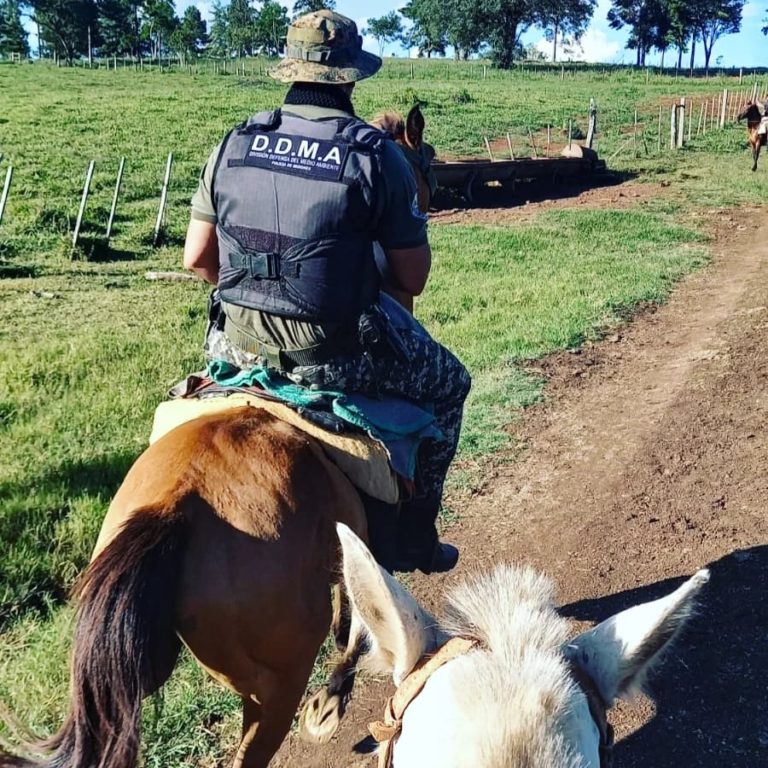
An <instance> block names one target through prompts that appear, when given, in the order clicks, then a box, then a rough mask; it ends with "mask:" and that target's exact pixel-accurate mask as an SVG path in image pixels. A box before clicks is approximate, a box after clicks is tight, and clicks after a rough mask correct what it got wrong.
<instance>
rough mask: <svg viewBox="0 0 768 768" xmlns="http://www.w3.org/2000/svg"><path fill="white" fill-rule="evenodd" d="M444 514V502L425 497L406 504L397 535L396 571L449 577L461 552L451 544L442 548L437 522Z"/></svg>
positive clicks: (401, 512)
mask: <svg viewBox="0 0 768 768" xmlns="http://www.w3.org/2000/svg"><path fill="white" fill-rule="evenodd" d="M439 511H440V499H439V498H436V497H434V496H423V497H421V498H417V499H410V500H409V501H406V502H403V504H402V506H401V507H400V522H399V526H398V533H397V560H396V563H395V570H396V571H405V572H409V571H415V570H419V571H421V572H422V573H426V574H430V573H445V572H446V571H450V570H451V569H452V568H454V567H455V566H456V563H457V562H458V560H459V550H458V549H456V547H454V546H453V545H451V544H441V543H440V540H439V539H438V537H437V528H436V527H435V521H436V520H437V514H438V512H439Z"/></svg>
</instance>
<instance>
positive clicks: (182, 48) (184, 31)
mask: <svg viewBox="0 0 768 768" xmlns="http://www.w3.org/2000/svg"><path fill="white" fill-rule="evenodd" d="M206 33H207V27H206V23H205V22H204V21H203V17H202V16H201V15H200V10H199V9H198V8H197V7H196V6H194V5H190V6H189V7H188V8H187V9H186V10H185V11H184V16H183V17H182V19H181V21H180V22H179V25H178V26H177V27H176V29H174V30H173V32H172V33H171V40H170V42H171V48H173V50H174V51H176V53H177V54H178V55H179V56H180V57H181V59H182V60H186V59H188V58H194V57H196V56H197V55H198V54H199V53H200V51H202V49H203V48H204V47H205V43H206V41H207V37H208V36H207V34H206Z"/></svg>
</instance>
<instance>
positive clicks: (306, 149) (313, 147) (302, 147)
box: [298, 139, 320, 160]
mask: <svg viewBox="0 0 768 768" xmlns="http://www.w3.org/2000/svg"><path fill="white" fill-rule="evenodd" d="M318 149H320V143H319V142H317V141H313V142H312V143H311V144H310V143H309V141H307V140H306V139H302V140H301V144H299V151H298V156H299V157H307V158H309V159H310V160H314V159H315V158H316V157H317V150H318Z"/></svg>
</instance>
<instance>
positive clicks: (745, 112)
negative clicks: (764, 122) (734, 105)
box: [736, 100, 762, 123]
mask: <svg viewBox="0 0 768 768" xmlns="http://www.w3.org/2000/svg"><path fill="white" fill-rule="evenodd" d="M745 118H746V120H747V122H750V121H751V122H755V121H757V122H758V123H759V122H760V120H761V118H762V115H761V114H760V108H759V107H758V106H757V102H755V101H751V100H750V101H748V102H747V103H746V104H745V105H744V108H743V109H742V110H741V112H739V114H738V116H737V117H736V119H737V120H744V119H745Z"/></svg>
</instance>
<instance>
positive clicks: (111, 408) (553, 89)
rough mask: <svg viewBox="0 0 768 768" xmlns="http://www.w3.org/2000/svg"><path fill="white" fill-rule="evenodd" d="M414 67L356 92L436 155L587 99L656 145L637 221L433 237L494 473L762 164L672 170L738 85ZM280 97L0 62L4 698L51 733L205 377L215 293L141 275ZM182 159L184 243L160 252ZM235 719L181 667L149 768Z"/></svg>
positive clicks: (703, 148)
mask: <svg viewBox="0 0 768 768" xmlns="http://www.w3.org/2000/svg"><path fill="white" fill-rule="evenodd" d="M406 66H407V65H405V64H404V63H402V62H400V63H390V62H388V63H387V67H386V68H385V70H384V73H383V76H382V77H381V78H378V79H376V80H374V81H369V82H366V83H363V84H361V86H360V87H359V89H358V92H357V93H356V95H355V101H356V104H357V106H358V111H359V112H360V114H361V115H362V116H364V117H371V116H373V114H375V113H376V112H377V111H379V110H382V109H384V108H391V107H396V108H399V109H401V110H402V109H406V108H407V107H408V106H410V104H411V103H412V102H413V100H414V99H416V98H418V99H419V100H421V101H422V102H423V104H424V112H425V115H426V119H427V122H428V129H427V131H428V139H429V140H430V141H431V142H432V143H433V144H435V146H436V147H437V149H438V153H439V154H441V153H442V154H445V153H449V154H458V155H469V154H477V153H478V152H482V151H483V145H482V136H483V135H488V136H491V137H498V136H503V135H504V134H505V133H506V132H507V131H508V130H511V131H513V133H514V135H515V136H516V137H524V136H525V135H527V129H528V127H532V128H533V129H534V130H535V129H537V128H541V127H542V126H544V125H546V124H547V123H552V124H553V125H555V126H558V125H559V126H562V125H563V124H566V123H567V121H568V120H569V119H575V120H577V121H580V122H581V124H582V125H583V123H584V120H583V119H581V117H580V116H583V115H584V114H585V113H586V108H587V105H588V102H589V98H590V97H594V98H596V99H597V101H598V104H599V105H600V108H601V118H600V127H601V134H600V136H599V141H600V149H601V153H602V154H603V155H604V156H606V155H610V154H612V153H614V152H615V151H616V150H617V149H619V148H620V147H621V146H622V144H623V143H624V142H625V141H626V136H627V130H628V126H630V127H631V124H632V121H633V116H634V110H635V109H638V110H639V112H640V117H641V123H642V125H644V126H645V131H646V134H647V137H646V139H647V141H646V143H648V144H649V145H650V151H649V153H648V154H647V155H646V154H645V152H644V150H642V155H641V156H640V157H634V156H633V155H632V153H631V152H629V151H627V150H625V151H623V152H620V153H619V154H618V155H617V156H616V158H615V159H614V160H613V161H612V163H611V165H612V167H615V168H617V169H618V170H620V171H622V172H625V173H626V174H628V175H639V176H640V178H641V179H642V180H648V181H654V182H663V183H664V185H665V188H666V189H668V191H669V194H668V195H666V196H664V197H658V198H651V199H646V200H645V202H642V203H639V204H638V205H637V206H635V207H634V208H629V209H625V210H605V209H588V208H587V209H581V208H580V209H579V210H576V209H573V210H557V211H555V210H552V211H549V212H546V213H543V214H541V215H539V216H537V217H536V218H534V219H533V220H530V221H524V222H523V221H521V222H520V223H517V224H514V225H508V226H505V227H500V226H493V225H492V224H489V225H485V226H479V225H475V226H464V225H462V226H459V225H435V226H433V227H432V230H431V239H432V244H433V249H434V252H435V259H434V262H435V266H434V271H433V274H432V276H431V278H430V284H429V286H428V290H427V292H426V294H425V296H424V297H423V298H422V299H421V300H420V301H419V303H418V308H417V314H418V315H419V317H420V318H421V319H422V320H423V322H424V323H425V324H426V325H427V327H428V328H429V330H430V331H432V332H433V333H434V334H435V335H436V336H437V337H438V338H439V339H441V340H442V341H444V342H446V343H448V344H449V345H450V346H451V347H452V348H453V349H455V350H456V351H457V353H458V354H459V356H460V357H461V358H462V359H463V360H464V361H465V362H466V363H467V365H468V366H469V368H470V370H471V371H472V374H473V377H474V387H473V393H472V396H471V401H470V403H469V405H468V409H467V418H466V427H465V431H464V436H463V440H462V454H461V455H462V457H463V458H464V459H465V460H467V461H469V460H471V461H472V462H474V463H480V464H482V463H483V462H484V461H487V460H489V456H491V455H493V456H495V457H498V456H499V451H500V450H501V449H503V448H504V447H505V446H507V441H508V438H507V437H506V433H505V432H504V430H503V427H504V425H505V424H507V423H509V422H510V421H511V420H512V419H513V418H514V417H515V414H516V413H517V412H518V409H519V408H520V407H522V406H524V405H526V404H527V403H530V402H532V401H534V400H536V399H537V398H538V397H540V395H541V382H540V381H538V380H536V379H534V378H531V377H530V376H528V375H527V374H525V373H524V372H522V370H521V368H520V367H519V365H518V364H519V363H520V361H524V360H528V359H531V358H536V357H539V356H541V355H543V354H546V353H548V352H552V351H555V350H558V349H563V348H567V347H571V346H574V345H578V344H579V343H581V342H582V341H584V340H585V339H588V338H594V337H596V336H597V335H599V334H600V333H601V332H603V331H604V330H605V329H606V328H608V327H610V326H611V325H613V324H615V323H617V322H619V321H620V320H621V318H623V317H625V316H626V314H627V313H628V312H629V311H631V309H632V307H633V306H634V305H635V304H637V303H638V302H641V301H649V300H650V301H659V300H663V298H664V297H665V295H666V294H667V293H668V291H669V290H670V288H671V287H672V285H673V284H674V282H675V280H677V279H678V278H679V277H681V276H682V275H684V274H686V273H688V272H690V271H691V270H693V269H695V268H696V267H697V266H699V265H701V264H703V263H704V262H705V261H706V259H707V255H708V234H707V230H706V228H705V227H704V226H701V225H700V222H701V215H700V214H701V212H702V211H708V210H710V209H712V208H716V207H720V206H736V205H740V204H744V203H750V202H756V201H759V200H765V199H766V198H767V197H768V162H766V165H764V166H763V167H762V168H761V169H760V172H759V173H758V174H750V173H749V172H748V170H747V169H748V167H749V161H748V158H747V156H746V154H745V150H744V148H743V145H744V137H743V133H742V130H741V129H739V128H735V127H729V128H727V129H726V130H724V131H715V132H711V133H709V134H708V135H707V136H706V137H701V138H700V139H698V140H696V141H694V142H693V143H692V144H691V145H690V146H689V147H688V148H687V149H686V150H684V151H682V152H679V153H670V152H662V153H660V154H658V153H657V152H656V148H655V135H656V134H655V131H656V125H657V120H658V108H659V105H660V104H664V105H667V104H669V103H670V101H671V100H672V99H673V98H677V97H679V96H681V95H686V96H688V97H690V98H694V99H695V98H696V97H699V98H701V97H703V96H712V95H714V94H716V93H718V92H719V91H721V90H722V88H723V87H725V86H731V87H733V85H734V84H733V82H732V81H728V80H719V79H712V80H709V81H705V80H696V81H689V80H686V79H683V78H681V79H675V78H671V77H660V76H654V77H651V78H650V81H649V82H648V83H646V80H645V73H632V72H631V71H624V72H621V71H619V72H616V71H610V72H607V73H605V74H600V73H599V72H597V73H595V72H592V73H582V74H574V75H571V74H569V75H568V76H567V77H566V78H565V79H563V80H561V79H560V77H559V76H558V75H556V74H552V73H549V74H546V75H545V74H540V73H534V74H532V73H526V72H517V73H514V74H509V75H507V74H499V73H495V72H493V71H491V72H490V73H489V74H488V75H487V77H486V78H485V79H483V77H482V68H481V67H480V66H479V65H477V64H470V65H465V66H463V67H462V66H453V65H451V64H446V63H441V62H438V63H434V64H432V63H427V62H417V66H416V67H415V72H414V77H413V78H411V77H410V70H409V67H408V68H406ZM744 87H746V83H745V85H744ZM282 92H283V88H282V87H278V86H276V85H274V84H272V83H270V82H267V81H265V80H264V79H262V78H259V77H258V75H254V76H250V75H248V76H246V77H244V78H242V77H237V76H235V75H218V76H214V75H212V74H199V75H196V74H187V73H159V72H150V71H145V72H133V71H131V70H119V71H117V72H113V71H105V70H99V71H88V70H82V69H75V70H58V69H54V68H50V67H46V66H43V65H37V64H36V65H30V66H0V94H2V96H0V98H1V99H2V108H1V109H0V153H3V154H4V155H5V160H4V161H3V165H2V166H0V179H2V177H3V176H4V174H3V171H4V168H5V165H6V163H9V162H10V163H12V164H13V165H14V168H15V175H14V183H13V189H12V193H11V197H10V203H9V205H8V208H7V210H6V213H5V218H4V220H3V223H2V225H0V318H2V323H1V324H0V339H2V344H1V346H0V435H2V438H3V439H2V441H0V547H2V560H1V561H0V627H1V628H2V631H3V634H2V637H1V638H0V700H3V701H5V702H7V703H8V704H9V705H10V706H11V707H12V708H13V709H14V710H15V711H17V712H18V713H19V715H20V717H21V719H22V720H23V721H25V722H29V723H31V724H32V726H33V727H34V728H35V729H36V730H38V731H39V732H41V733H44V732H50V730H52V729H53V728H54V727H55V726H56V724H57V723H58V721H59V720H60V718H61V716H62V714H63V709H64V707H65V691H66V677H67V668H66V655H67V649H68V644H69V624H70V621H71V613H70V610H69V609H68V608H66V607H64V601H65V598H66V594H67V590H68V589H69V587H70V586H71V584H72V583H73V580H74V579H75V577H76V575H77V573H78V572H79V571H80V569H81V568H82V567H83V566H84V564H85V563H86V562H87V559H88V556H89V553H90V550H91V548H92V546H93V543H94V540H95V536H96V532H97V530H98V527H99V524H100V519H101V516H102V515H103V513H104V510H105V508H106V505H107V503H108V500H109V498H110V497H111V495H112V494H113V492H114V490H115V489H116V487H117V485H118V484H119V482H120V479H121V478H122V476H123V474H124V473H125V471H126V469H127V468H128V466H129V465H130V464H131V462H132V461H133V460H134V459H135V457H136V456H137V455H138V454H139V453H140V451H141V450H142V449H143V447H144V446H145V444H146V438H147V435H148V431H149V425H150V420H151V415H152V412H153V409H154V407H155V406H156V404H157V403H158V402H159V401H160V400H161V399H162V397H163V393H164V391H165V389H166V388H167V387H168V386H169V385H170V384H171V383H173V382H174V381H176V380H177V379H179V378H180V377H182V376H183V375H184V374H185V373H187V372H189V371H191V370H195V369H197V368H199V367H200V363H201V355H200V343H201V338H202V333H203V328H204V308H205V299H206V293H207V290H206V288H205V286H203V285H202V284H169V283H162V284H159V283H150V282H147V281H145V280H144V278H143V273H144V271H145V270H146V269H148V268H152V269H176V268H178V265H179V261H180V253H181V243H182V240H183V235H184V231H185V227H186V222H187V218H188V205H189V198H190V195H191V193H192V191H193V190H194V187H195V184H196V179H197V175H198V173H199V170H200V166H201V164H202V163H203V161H204V160H205V158H206V156H207V154H208V152H209V151H210V149H211V147H212V146H213V145H214V144H215V143H216V141H218V140H219V139H220V137H221V135H222V134H223V133H224V132H225V131H226V130H227V129H228V128H229V127H230V126H231V125H232V124H234V123H235V122H237V121H239V120H241V119H242V118H243V117H245V116H246V115H247V114H249V113H250V112H254V111H257V110H259V109H261V108H264V107H268V106H274V105H275V104H276V103H277V102H278V100H279V98H280V96H281V95H282ZM630 130H631V128H630ZM520 140H522V138H521V139H520ZM641 147H642V142H641ZM169 151H173V152H174V163H175V164H174V176H173V183H172V187H171V192H170V204H169V212H168V225H167V229H166V235H165V238H164V242H163V244H162V245H161V247H160V248H158V249H154V248H152V245H151V234H152V228H153V225H154V217H155V215H156V206H157V201H158V199H159V189H160V185H161V183H162V173H163V167H164V161H165V156H166V154H167V153H168V152H169ZM120 156H125V157H126V158H127V172H126V177H125V181H124V188H123V189H124V192H123V198H122V199H123V202H122V204H121V206H120V210H119V218H118V222H117V228H116V234H115V237H114V239H113V242H112V249H111V250H109V251H108V250H105V249H104V248H103V247H102V245H101V244H100V235H101V232H102V231H103V228H104V226H105V224H106V218H107V215H108V211H109V203H110V196H111V185H112V184H113V181H114V174H115V171H116V168H117V162H118V159H119V157H120ZM90 159H95V160H96V161H97V171H96V176H95V180H94V185H93V193H92V197H91V200H90V202H89V207H88V211H87V216H86V225H85V227H84V229H83V233H84V245H83V248H82V250H81V251H80V252H79V253H78V254H76V255H77V256H78V258H77V259H76V260H75V261H70V259H69V242H70V237H71V231H72V226H73V220H74V216H75V213H76V210H77V205H78V201H79V192H80V189H81V187H82V182H83V178H84V174H85V168H86V166H87V163H88V161H89V160H90ZM765 160H766V161H768V157H766V158H765ZM85 257H89V258H85ZM501 455H504V454H503V453H502V454H501ZM470 481H471V478H470ZM237 709H238V705H237V702H236V701H235V700H234V699H233V698H232V697H231V696H229V695H227V694H224V693H222V692H221V691H220V690H219V689H217V688H216V687H215V686H213V685H212V684H211V683H209V682H207V681H206V680H205V679H204V678H203V676H202V674H201V673H200V672H198V671H197V669H196V668H195V667H194V666H193V665H192V664H191V663H190V662H185V663H184V664H183V665H182V666H181V668H180V670H179V671H178V672H177V674H176V675H175V676H174V678H173V680H172V681H171V683H169V685H168V686H167V687H166V690H165V692H164V695H163V697H162V700H160V699H158V700H157V701H153V702H152V703H151V704H150V705H149V706H147V708H146V736H147V738H146V740H145V741H146V750H145V757H146V763H147V765H152V766H155V765H157V766H164V768H174V767H175V766H182V765H185V766H186V765H200V766H204V765H205V766H207V765H216V764H217V759H218V758H219V757H220V756H221V755H222V754H223V753H224V752H225V751H226V750H227V749H228V748H230V747H231V746H232V744H233V743H234V739H235V738H236V734H237V729H238V724H237V722H236V714H235V713H236V711H237Z"/></svg>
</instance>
